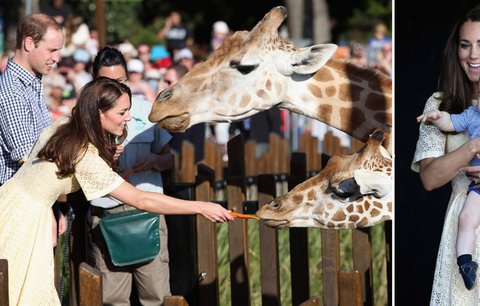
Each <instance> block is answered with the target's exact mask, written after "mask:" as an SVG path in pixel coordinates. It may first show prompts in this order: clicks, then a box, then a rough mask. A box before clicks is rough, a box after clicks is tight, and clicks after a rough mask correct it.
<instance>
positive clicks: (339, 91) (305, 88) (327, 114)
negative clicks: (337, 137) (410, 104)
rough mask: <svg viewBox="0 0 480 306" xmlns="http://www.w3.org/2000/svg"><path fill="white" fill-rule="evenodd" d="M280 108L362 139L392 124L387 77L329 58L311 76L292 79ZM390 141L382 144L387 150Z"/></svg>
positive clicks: (390, 86)
mask: <svg viewBox="0 0 480 306" xmlns="http://www.w3.org/2000/svg"><path fill="white" fill-rule="evenodd" d="M289 82H290V83H289V85H288V91H287V94H286V96H285V99H284V101H283V102H282V103H281V104H280V107H283V108H286V109H289V110H291V111H293V112H296V113H299V114H303V115H306V116H308V117H311V118H314V119H318V120H320V121H322V122H324V123H326V124H328V125H330V126H332V127H335V128H337V129H339V130H342V131H344V132H345V133H347V134H349V135H351V136H353V137H355V138H357V139H359V140H362V141H367V139H368V137H369V133H371V132H372V131H373V130H374V129H375V128H378V127H380V126H381V125H382V124H384V123H387V124H390V125H391V124H392V93H391V90H392V84H391V79H390V78H388V77H386V76H383V75H381V74H379V73H377V72H375V71H372V70H367V69H362V68H359V67H356V66H354V65H351V64H347V63H342V62H338V61H333V60H330V61H328V62H327V63H326V64H325V66H323V67H322V68H321V69H320V70H318V71H317V72H316V73H315V74H314V75H311V76H308V77H304V78H303V79H302V78H301V77H298V78H292V79H291V80H290V81H289ZM390 143H391V142H389V143H386V144H385V146H386V147H387V149H388V151H389V152H390V153H391V149H390Z"/></svg>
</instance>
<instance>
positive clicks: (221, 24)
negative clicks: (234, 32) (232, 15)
mask: <svg viewBox="0 0 480 306" xmlns="http://www.w3.org/2000/svg"><path fill="white" fill-rule="evenodd" d="M229 32H230V29H229V27H228V25H227V23H226V22H225V21H222V20H219V21H216V22H215V23H214V24H213V26H212V39H211V40H210V46H209V49H210V52H213V51H215V49H217V48H218V47H220V46H221V45H223V42H224V41H225V38H226V37H227V36H228V34H229Z"/></svg>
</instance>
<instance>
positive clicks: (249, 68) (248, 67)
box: [230, 61, 258, 74]
mask: <svg viewBox="0 0 480 306" xmlns="http://www.w3.org/2000/svg"><path fill="white" fill-rule="evenodd" d="M230 67H232V68H233V69H236V70H238V72H240V73H241V74H249V73H250V72H252V71H253V70H255V69H257V67H258V65H240V63H239V62H237V61H232V62H230Z"/></svg>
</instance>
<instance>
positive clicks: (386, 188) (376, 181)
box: [353, 169, 393, 198]
mask: <svg viewBox="0 0 480 306" xmlns="http://www.w3.org/2000/svg"><path fill="white" fill-rule="evenodd" d="M353 177H354V178H355V181H356V182H357V184H358V185H359V186H360V193H361V194H373V195H374V196H376V197H378V198H383V197H384V196H386V195H387V194H388V193H389V192H390V191H391V190H392V185H393V184H392V179H391V178H390V177H389V176H387V175H385V174H383V173H382V172H377V171H370V170H365V169H358V170H355V171H353Z"/></svg>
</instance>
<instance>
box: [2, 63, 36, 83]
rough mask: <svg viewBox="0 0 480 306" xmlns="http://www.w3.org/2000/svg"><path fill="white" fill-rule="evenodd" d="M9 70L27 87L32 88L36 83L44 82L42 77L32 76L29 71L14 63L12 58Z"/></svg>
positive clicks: (8, 64)
mask: <svg viewBox="0 0 480 306" xmlns="http://www.w3.org/2000/svg"><path fill="white" fill-rule="evenodd" d="M7 68H8V69H9V70H10V71H11V72H12V73H13V74H15V75H16V76H17V77H18V79H19V80H20V81H21V82H22V83H24V85H25V86H30V85H31V84H32V83H34V82H40V83H41V81H42V76H41V75H39V76H34V75H32V74H31V73H30V72H29V71H27V70H26V69H25V68H23V67H22V66H20V65H18V64H17V63H15V62H14V61H13V59H12V58H9V59H8V63H7Z"/></svg>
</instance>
